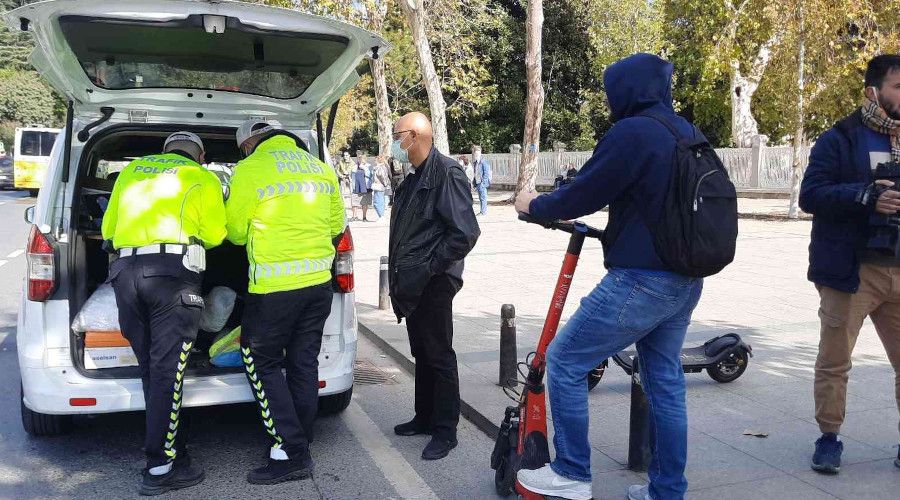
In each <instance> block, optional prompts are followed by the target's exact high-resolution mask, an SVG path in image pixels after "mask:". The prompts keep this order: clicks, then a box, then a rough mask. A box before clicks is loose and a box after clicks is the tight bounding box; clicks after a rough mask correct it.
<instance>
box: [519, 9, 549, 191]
mask: <svg viewBox="0 0 900 500" xmlns="http://www.w3.org/2000/svg"><path fill="white" fill-rule="evenodd" d="M543 27H544V3H543V1H542V0H529V2H528V12H527V14H526V20H525V36H526V38H525V78H526V81H527V85H528V95H527V98H526V104H525V134H524V138H523V139H522V144H523V148H524V149H523V151H522V161H521V164H520V166H519V179H518V180H517V181H516V192H515V194H516V195H517V194H519V193H520V192H522V191H523V190H525V191H531V190H533V189H534V181H535V177H537V154H538V149H539V146H540V143H541V119H542V118H543V115H544V86H543V84H542V83H541V76H542V72H543V67H542V64H541V32H542V30H543Z"/></svg>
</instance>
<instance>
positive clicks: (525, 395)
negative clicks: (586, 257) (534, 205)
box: [491, 214, 603, 500]
mask: <svg viewBox="0 0 900 500" xmlns="http://www.w3.org/2000/svg"><path fill="white" fill-rule="evenodd" d="M519 219H520V220H523V221H525V222H530V223H533V224H539V225H541V226H543V227H546V228H548V229H557V230H560V231H564V232H567V233H569V234H571V237H570V238H569V247H568V249H567V250H566V256H565V259H564V260H563V265H562V269H560V271H559V278H558V279H557V281H556V288H555V289H554V292H553V300H552V301H551V302H550V310H549V312H547V318H546V320H544V329H543V331H542V332H541V337H540V339H539V340H538V345H537V349H536V350H535V352H533V353H532V354H531V355H529V357H528V359H527V360H526V361H525V363H520V366H522V365H525V366H526V367H527V370H528V372H527V374H524V375H525V380H524V382H521V385H522V386H523V390H522V393H521V394H520V395H518V397H517V402H518V405H517V406H510V407H508V408H507V409H506V414H505V416H504V419H503V423H502V424H501V425H500V433H499V435H498V436H497V442H496V444H495V445H494V452H493V453H492V454H491V467H492V468H493V469H494V470H496V471H497V472H496V474H495V476H494V486H495V488H496V490H497V494H499V495H501V496H507V495H510V494H512V493H513V485H514V486H515V491H516V492H518V493H519V494H520V495H521V496H522V498H524V499H525V500H537V499H542V498H544V497H543V495H539V494H537V493H533V492H531V491H528V490H526V489H525V488H523V487H522V486H521V485H520V484H519V483H518V482H517V481H516V480H515V477H516V473H517V472H518V471H519V470H520V469H537V468H540V467H543V466H544V465H545V464H547V463H548V462H550V447H549V442H548V439H547V400H546V396H545V394H544V371H545V369H546V364H545V355H546V353H547V346H548V345H550V342H551V341H552V340H553V337H555V336H556V330H557V328H558V327H559V320H560V318H561V316H562V312H563V307H564V306H565V305H566V298H567V297H568V295H569V288H570V287H571V285H572V277H573V276H574V274H575V268H576V266H577V265H578V258H579V256H580V255H581V249H582V247H583V246H584V239H585V238H597V239H600V238H602V237H603V231H601V230H599V229H596V228H593V227H590V226H588V225H586V224H584V223H582V222H578V221H575V222H560V221H553V222H547V221H539V220H537V219H534V218H533V217H531V216H530V215H527V214H519ZM520 373H521V371H520Z"/></svg>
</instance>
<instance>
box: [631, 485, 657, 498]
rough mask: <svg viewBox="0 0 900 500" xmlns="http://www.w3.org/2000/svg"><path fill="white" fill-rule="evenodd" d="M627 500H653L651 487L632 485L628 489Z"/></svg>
mask: <svg viewBox="0 0 900 500" xmlns="http://www.w3.org/2000/svg"><path fill="white" fill-rule="evenodd" d="M626 498H627V500H653V499H652V498H650V487H649V486H647V485H646V484H645V485H640V484H632V485H631V486H629V487H628V497H626Z"/></svg>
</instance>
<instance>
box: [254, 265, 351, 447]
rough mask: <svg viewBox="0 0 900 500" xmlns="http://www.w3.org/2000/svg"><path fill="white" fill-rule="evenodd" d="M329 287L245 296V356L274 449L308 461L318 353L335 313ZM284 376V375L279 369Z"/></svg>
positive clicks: (327, 284) (323, 285) (316, 404)
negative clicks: (326, 329) (327, 321)
mask: <svg viewBox="0 0 900 500" xmlns="http://www.w3.org/2000/svg"><path fill="white" fill-rule="evenodd" d="M333 294H334V293H333V290H332V288H331V283H330V282H329V283H325V284H322V285H316V286H312V287H307V288H301V289H299V290H289V291H284V292H274V293H266V294H253V293H250V294H247V299H246V300H245V301H244V317H243V319H242V321H241V355H242V357H243V360H244V368H245V369H246V372H247V380H248V381H249V382H250V389H251V390H252V391H253V395H254V397H255V398H256V402H257V403H258V405H259V412H260V416H261V417H262V422H263V427H265V429H266V432H267V433H268V434H269V436H271V438H272V441H273V442H272V448H274V449H281V450H283V451H284V452H285V453H286V454H287V456H288V458H292V459H293V458H303V457H305V456H308V453H309V443H310V442H312V439H313V420H314V419H315V417H316V411H317V410H318V402H319V351H320V350H321V347H322V330H323V329H324V328H325V320H326V319H328V315H329V314H330V313H331V300H332V296H333ZM282 365H283V367H284V370H285V373H284V374H282V372H281V368H282Z"/></svg>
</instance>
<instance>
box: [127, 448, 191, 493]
mask: <svg viewBox="0 0 900 500" xmlns="http://www.w3.org/2000/svg"><path fill="white" fill-rule="evenodd" d="M185 459H186V460H178V461H176V462H175V464H174V465H173V466H172V470H170V471H169V472H167V473H165V474H163V475H161V476H154V475H152V474H150V471H149V470H146V469H145V470H144V477H143V479H142V480H141V487H140V489H139V490H138V493H140V494H141V495H144V496H156V495H162V494H163V493H167V492H169V491H173V490H180V489H182V488H187V487H190V486H194V485H196V484H200V483H202V482H203V479H204V478H205V477H206V476H205V474H204V473H203V469H201V468H199V467H195V466H193V465H191V463H190V458H188V457H185Z"/></svg>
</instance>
